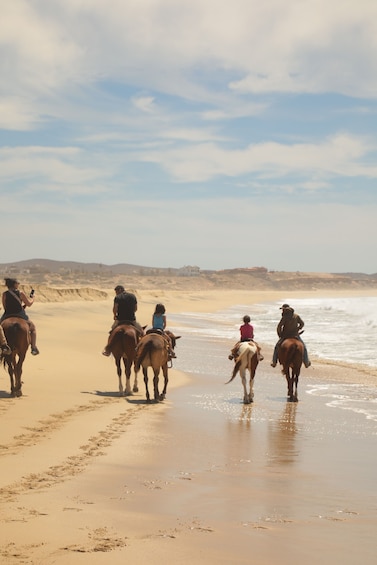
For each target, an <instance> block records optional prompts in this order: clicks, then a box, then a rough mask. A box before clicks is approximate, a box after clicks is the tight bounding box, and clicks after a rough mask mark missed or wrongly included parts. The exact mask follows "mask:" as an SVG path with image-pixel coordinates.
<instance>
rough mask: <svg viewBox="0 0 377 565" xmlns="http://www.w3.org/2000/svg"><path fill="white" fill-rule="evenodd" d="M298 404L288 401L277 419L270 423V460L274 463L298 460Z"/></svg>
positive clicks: (290, 462) (287, 462)
mask: <svg viewBox="0 0 377 565" xmlns="http://www.w3.org/2000/svg"><path fill="white" fill-rule="evenodd" d="M297 406H298V404H297V403H295V402H287V403H286V404H285V406H284V409H283V411H282V413H281V416H280V418H279V419H278V420H276V421H270V422H269V425H268V445H269V460H270V463H272V464H277V465H280V464H285V465H288V464H292V463H295V462H297V460H298V456H299V450H298V447H297V442H296V436H297V425H296V413H297Z"/></svg>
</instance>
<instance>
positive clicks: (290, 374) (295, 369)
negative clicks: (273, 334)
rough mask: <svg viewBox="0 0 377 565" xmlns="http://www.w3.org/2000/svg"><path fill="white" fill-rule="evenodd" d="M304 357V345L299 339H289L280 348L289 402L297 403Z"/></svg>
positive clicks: (280, 361) (280, 359) (280, 360)
mask: <svg viewBox="0 0 377 565" xmlns="http://www.w3.org/2000/svg"><path fill="white" fill-rule="evenodd" d="M303 357H304V344H303V343H302V341H301V340H300V339H298V338H295V337H292V338H287V339H285V340H284V341H283V343H282V344H281V345H280V347H279V363H280V364H281V365H282V366H283V368H282V370H281V372H282V373H283V375H285V377H286V379H287V385H288V400H290V401H291V402H297V400H298V397H297V386H298V378H299V376H300V372H301V365H302V361H303Z"/></svg>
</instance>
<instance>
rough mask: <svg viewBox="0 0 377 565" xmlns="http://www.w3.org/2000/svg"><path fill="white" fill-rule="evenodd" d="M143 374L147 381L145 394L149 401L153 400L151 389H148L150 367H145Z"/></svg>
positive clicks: (145, 381)
mask: <svg viewBox="0 0 377 565" xmlns="http://www.w3.org/2000/svg"><path fill="white" fill-rule="evenodd" d="M143 375H144V383H145V394H146V397H147V402H150V401H151V397H150V395H149V390H148V369H147V368H146V367H145V368H144V367H143Z"/></svg>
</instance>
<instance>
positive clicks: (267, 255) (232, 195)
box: [0, 0, 377, 273]
mask: <svg viewBox="0 0 377 565" xmlns="http://www.w3.org/2000/svg"><path fill="white" fill-rule="evenodd" d="M1 13H2V17H1V19H0V71H1V80H0V202H1V210H2V213H1V228H2V229H1V231H2V238H1V245H0V263H6V262H16V261H20V260H24V259H32V258H45V259H55V260H62V261H65V260H70V261H80V262H88V263H92V262H98V263H102V264H106V265H114V264H117V263H131V264H135V265H141V266H151V267H182V266H185V265H195V266H198V267H200V268H201V269H215V270H220V269H232V268H237V267H253V266H263V267H266V268H267V269H269V270H285V271H312V272H364V273H376V272H377V264H376V251H375V247H376V240H377V197H376V190H377V189H376V186H377V122H376V113H377V2H376V0H358V1H357V2H356V1H355V0H331V2H329V0H265V1H264V2H260V0H232V1H228V0H127V1H125V0H12V1H7V0H1Z"/></svg>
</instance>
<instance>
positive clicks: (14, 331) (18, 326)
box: [1, 317, 30, 396]
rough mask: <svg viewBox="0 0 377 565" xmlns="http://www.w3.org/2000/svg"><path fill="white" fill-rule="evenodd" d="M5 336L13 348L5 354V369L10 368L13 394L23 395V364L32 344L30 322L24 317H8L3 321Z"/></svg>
mask: <svg viewBox="0 0 377 565" xmlns="http://www.w3.org/2000/svg"><path fill="white" fill-rule="evenodd" d="M1 325H2V326H3V330H4V333H5V337H6V338H7V342H8V345H9V347H10V348H11V350H12V353H11V354H10V355H4V356H3V359H2V361H3V366H4V369H6V368H7V369H8V374H9V377H10V388H11V395H12V396H22V381H21V375H22V365H23V363H24V360H25V357H26V352H27V350H28V347H29V345H30V328H29V324H28V323H27V321H26V320H24V319H23V318H16V317H11V318H6V319H5V320H3V321H2V322H1Z"/></svg>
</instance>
